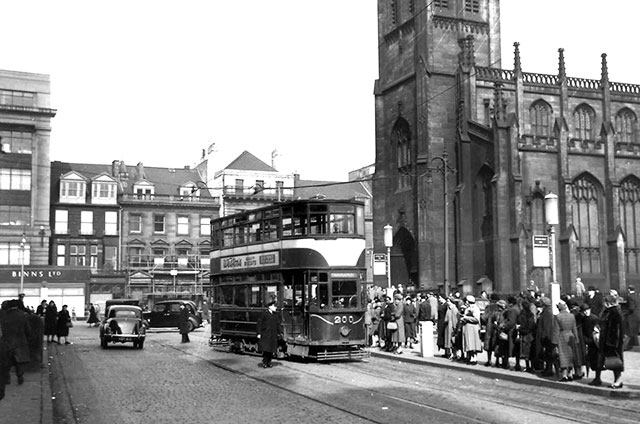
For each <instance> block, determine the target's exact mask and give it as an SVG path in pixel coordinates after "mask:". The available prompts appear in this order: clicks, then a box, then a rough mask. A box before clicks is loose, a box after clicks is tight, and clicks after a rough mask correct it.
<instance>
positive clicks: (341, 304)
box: [331, 280, 358, 308]
mask: <svg viewBox="0 0 640 424" xmlns="http://www.w3.org/2000/svg"><path fill="white" fill-rule="evenodd" d="M357 294H358V285H357V283H356V281H355V280H333V281H332V282H331V305H333V306H334V307H337V308H347V307H350V308H354V307H356V306H358V296H357Z"/></svg>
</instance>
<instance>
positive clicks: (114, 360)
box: [50, 325, 640, 424]
mask: <svg viewBox="0 0 640 424" xmlns="http://www.w3.org/2000/svg"><path fill="white" fill-rule="evenodd" d="M71 338H72V340H73V343H74V344H72V345H70V346H62V345H60V346H59V345H52V347H51V349H50V355H51V356H52V358H51V359H52V360H51V364H52V365H51V367H52V375H51V379H52V391H53V394H54V397H55V400H54V412H55V414H56V420H57V422H58V423H65V424H66V423H84V422H87V423H88V422H91V423H92V424H101V423H113V422H122V423H141V422H142V423H144V422H158V423H163V422H167V423H168V422H175V421H176V420H180V419H184V420H187V421H189V422H193V423H204V422H216V423H231V422H281V423H294V422H295V423H311V422H326V423H334V422H335V423H345V422H349V423H358V422H378V423H387V422H388V423H391V422H394V423H397V422H412V421H415V420H416V419H419V418H421V417H422V418H425V417H428V422H438V423H440V422H446V423H454V422H458V423H463V422H480V423H483V422H496V423H511V422H513V423H516V422H517V423H527V422H531V423H532V422H545V423H546V422H576V421H579V422H589V420H592V421H593V422H598V420H602V419H603V417H608V422H612V423H617V422H620V423H625V422H630V423H631V422H634V423H635V422H637V421H638V419H639V418H640V414H639V413H638V412H637V399H619V400H612V399H609V398H606V397H602V396H592V395H589V394H584V393H571V392H570V391H560V390H554V389H550V388H544V387H536V386H534V385H523V384H518V383H514V382H509V381H505V380H500V381H495V380H492V379H488V378H486V377H481V376H477V375H474V374H471V373H468V372H466V373H465V372H463V371H457V370H446V369H442V368H435V367H429V366H420V365H415V364H407V363H401V362H399V361H394V360H392V359H391V360H390V359H387V358H371V360H369V361H367V362H356V363H334V364H322V363H320V364H317V363H303V362H296V361H276V362H275V366H274V368H273V369H269V370H263V369H261V368H258V366H257V365H258V363H259V362H260V358H259V357H257V356H252V355H236V354H230V353H227V352H222V351H217V350H213V349H212V348H211V347H209V346H208V344H207V340H208V331H206V330H205V329H198V330H196V331H195V332H194V333H192V334H191V340H192V342H191V343H190V344H180V335H179V334H178V333H177V332H176V331H174V330H164V331H163V330H152V331H150V332H149V334H148V336H147V343H146V344H145V348H144V349H143V350H137V349H133V348H132V347H131V346H130V344H127V345H117V346H110V347H109V348H108V349H106V350H103V349H101V348H100V346H99V341H98V329H97V328H87V327H85V326H84V325H81V326H77V327H75V328H74V329H73V332H72V335H71ZM560 398H562V399H563V402H561V403H559V402H558V399H560ZM579 411H582V413H580V412H579ZM585 412H590V413H591V418H588V419H587V418H585V417H584V413H585ZM585 420H586V421H585ZM425 422H426V421H425ZM600 422H601V421H600Z"/></svg>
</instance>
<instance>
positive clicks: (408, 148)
mask: <svg viewBox="0 0 640 424" xmlns="http://www.w3.org/2000/svg"><path fill="white" fill-rule="evenodd" d="M378 19H379V22H378V34H379V35H378V42H379V79H378V80H376V82H375V110H376V112H375V113H376V164H375V165H376V173H375V178H374V181H373V193H374V199H375V204H374V246H375V253H384V252H386V247H385V244H384V234H383V231H384V230H383V228H384V227H385V225H387V224H390V225H392V226H393V247H392V248H391V281H392V283H393V284H395V285H397V284H399V283H402V284H403V285H404V284H407V283H409V284H410V285H414V286H415V287H416V288H417V289H422V290H425V289H438V288H439V289H440V290H441V291H445V292H449V291H450V290H461V291H464V292H467V293H478V292H479V291H480V290H482V289H486V290H489V291H497V292H500V293H517V292H519V291H521V290H525V289H527V288H528V287H529V286H530V285H531V284H535V285H536V286H537V287H538V288H539V289H540V290H541V291H546V292H548V290H549V282H550V281H552V279H553V278H554V276H553V275H552V272H551V269H555V271H556V273H555V280H556V281H558V282H559V283H560V287H561V291H562V292H563V293H570V292H572V291H573V290H574V287H573V285H574V281H575V278H576V277H581V278H582V281H583V282H584V283H585V285H595V286H597V287H599V288H600V290H601V291H607V290H609V289H610V288H614V289H618V290H620V291H623V290H624V289H625V288H626V286H627V285H630V284H636V285H637V284H638V283H640V234H639V229H640V138H639V134H638V120H637V117H638V114H640V85H635V84H627V83H618V82H612V81H609V77H608V71H607V58H606V55H605V54H602V68H601V78H600V80H590V79H584V78H576V77H571V76H568V75H566V73H565V62H564V55H563V50H562V49H559V50H558V72H557V74H556V75H546V74H537V73H529V72H525V71H524V70H523V69H522V68H521V64H520V51H519V46H518V44H517V43H516V44H515V45H514V46H513V50H514V62H513V68H511V69H505V68H503V67H502V63H501V60H500V58H501V50H500V49H501V44H500V43H501V40H500V2H499V0H378ZM549 193H553V194H555V195H557V196H558V208H557V210H558V213H559V222H558V225H555V226H553V227H551V226H549V225H548V218H549V217H548V216H545V208H544V198H545V196H546V195H548V194H549ZM551 228H553V230H554V232H555V237H554V240H555V243H553V245H554V247H555V249H554V250H555V255H554V256H555V258H556V261H555V264H556V266H555V267H553V268H552V267H545V266H534V260H533V259H534V257H533V255H534V246H533V244H532V243H533V242H532V239H533V236H535V235H546V234H549V231H550V229H551ZM386 278H387V277H386V276H376V280H375V283H376V284H377V285H380V286H383V287H384V286H386V284H387V280H386ZM445 281H446V283H445ZM445 285H446V286H447V287H446V290H443V289H444V286H445Z"/></svg>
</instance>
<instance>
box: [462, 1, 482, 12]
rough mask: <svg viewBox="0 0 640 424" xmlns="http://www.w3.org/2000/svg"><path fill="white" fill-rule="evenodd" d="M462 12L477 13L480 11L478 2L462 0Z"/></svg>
mask: <svg viewBox="0 0 640 424" xmlns="http://www.w3.org/2000/svg"><path fill="white" fill-rule="evenodd" d="M464 11H465V12H471V13H478V12H479V11H480V0H464Z"/></svg>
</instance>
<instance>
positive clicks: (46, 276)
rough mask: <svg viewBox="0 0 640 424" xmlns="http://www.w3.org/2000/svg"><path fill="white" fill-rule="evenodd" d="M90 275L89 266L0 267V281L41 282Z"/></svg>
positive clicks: (76, 279)
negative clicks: (22, 268)
mask: <svg viewBox="0 0 640 424" xmlns="http://www.w3.org/2000/svg"><path fill="white" fill-rule="evenodd" d="M90 276H91V271H90V269H89V268H69V267H55V266H52V267H46V266H45V267H25V268H24V271H22V270H21V269H20V268H17V269H16V268H13V267H12V268H4V269H3V267H0V282H1V281H5V282H8V281H20V280H24V281H25V282H32V283H33V282H41V281H87V280H88V279H89V277H90Z"/></svg>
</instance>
